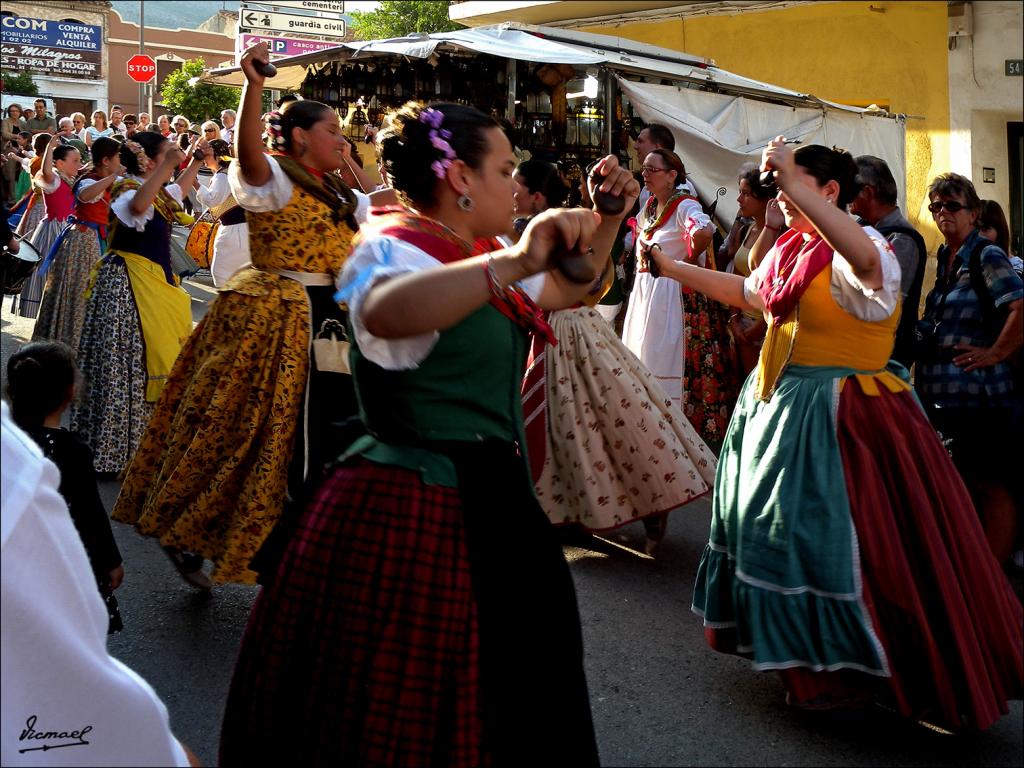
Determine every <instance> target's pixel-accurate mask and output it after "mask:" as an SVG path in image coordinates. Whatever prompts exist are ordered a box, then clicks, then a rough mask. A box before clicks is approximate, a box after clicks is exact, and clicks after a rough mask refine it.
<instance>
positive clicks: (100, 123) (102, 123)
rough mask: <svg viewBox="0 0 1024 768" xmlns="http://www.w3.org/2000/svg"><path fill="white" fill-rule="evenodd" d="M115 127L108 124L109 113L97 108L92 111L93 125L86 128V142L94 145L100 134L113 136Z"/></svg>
mask: <svg viewBox="0 0 1024 768" xmlns="http://www.w3.org/2000/svg"><path fill="white" fill-rule="evenodd" d="M113 135H114V131H113V129H112V128H111V127H110V126H109V125H107V113H106V112H104V111H103V110H102V109H97V110H96V111H95V112H93V113H92V125H90V126H89V127H88V128H86V129H85V143H86V144H87V145H88V146H90V147H91V146H92V143H93V142H94V141H96V139H98V138H99V137H100V136H113Z"/></svg>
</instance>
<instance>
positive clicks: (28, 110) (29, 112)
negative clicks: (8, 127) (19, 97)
mask: <svg viewBox="0 0 1024 768" xmlns="http://www.w3.org/2000/svg"><path fill="white" fill-rule="evenodd" d="M35 116H36V111H35V110H34V109H32V107H25V109H24V111H23V112H22V113H21V121H22V122H23V123H25V124H26V125H27V124H28V121H29V120H31V119H32V118H33V117H35Z"/></svg>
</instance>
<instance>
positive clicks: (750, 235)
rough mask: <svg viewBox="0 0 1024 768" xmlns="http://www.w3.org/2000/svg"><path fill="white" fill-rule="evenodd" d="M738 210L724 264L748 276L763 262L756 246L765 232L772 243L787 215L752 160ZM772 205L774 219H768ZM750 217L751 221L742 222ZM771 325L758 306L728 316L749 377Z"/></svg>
mask: <svg viewBox="0 0 1024 768" xmlns="http://www.w3.org/2000/svg"><path fill="white" fill-rule="evenodd" d="M739 191H740V193H739V197H737V198H736V202H737V203H738V204H739V213H738V215H737V217H736V221H735V222H734V223H733V230H738V234H737V235H735V236H734V235H733V232H731V231H730V232H729V237H728V239H727V240H726V241H725V243H723V247H724V248H725V251H726V252H725V254H724V258H723V259H722V261H723V263H724V268H725V271H726V272H731V273H732V274H736V275H740V276H742V277H747V276H748V275H750V273H751V272H753V271H754V270H755V269H756V268H757V265H758V264H759V263H760V259H758V258H757V256H758V255H760V256H763V255H764V254H763V253H761V254H759V253H758V250H757V248H756V245H757V242H758V239H759V238H760V236H761V233H762V232H767V234H768V235H770V236H771V239H772V243H774V242H775V239H777V238H778V236H779V235H780V234H781V232H782V229H783V228H784V227H785V219H784V218H783V216H782V212H781V211H780V210H779V206H778V204H777V203H776V202H775V191H776V190H775V188H774V187H770V186H765V185H763V184H761V172H760V170H759V169H758V167H757V166H756V165H754V164H753V163H751V164H749V165H746V166H744V167H743V168H742V169H741V171H740V174H739ZM769 207H770V208H771V216H772V218H771V221H768V220H767V218H768V214H769ZM744 221H748V222H749V223H748V224H744V223H742V222H744ZM767 329H768V326H767V324H766V323H765V321H764V314H763V313H762V312H760V311H759V310H756V309H746V310H737V311H736V312H734V313H733V314H732V315H731V316H730V317H729V331H730V332H731V333H732V337H733V341H734V342H735V343H736V358H737V363H738V365H739V370H740V374H741V375H742V376H743V378H746V376H747V374H749V373H750V372H751V371H752V370H754V366H755V365H757V358H758V356H759V355H760V354H761V344H762V343H763V342H764V334H765V331H766V330H767Z"/></svg>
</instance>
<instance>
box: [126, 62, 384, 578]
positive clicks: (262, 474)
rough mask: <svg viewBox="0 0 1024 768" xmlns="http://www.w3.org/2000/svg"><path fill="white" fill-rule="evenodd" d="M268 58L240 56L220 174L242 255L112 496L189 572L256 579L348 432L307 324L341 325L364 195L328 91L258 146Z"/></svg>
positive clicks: (349, 391) (347, 406)
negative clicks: (240, 77)
mask: <svg viewBox="0 0 1024 768" xmlns="http://www.w3.org/2000/svg"><path fill="white" fill-rule="evenodd" d="M267 58H268V55H267V51H266V47H265V46H263V45H257V46H254V47H253V48H252V49H250V50H249V51H248V52H247V53H246V55H245V57H244V58H243V69H244V70H245V72H246V76H247V77H248V85H247V86H246V90H245V92H244V93H243V97H242V105H241V110H240V112H239V115H238V123H237V126H238V132H237V134H236V135H237V141H238V144H237V151H238V161H237V163H234V164H233V165H232V168H231V172H230V175H229V176H230V182H231V189H232V193H233V194H234V196H235V199H236V200H237V201H238V203H239V204H240V205H241V206H243V207H244V208H245V209H246V210H247V212H248V214H247V220H248V223H249V235H250V251H251V255H252V266H250V267H247V268H245V269H241V270H239V271H238V272H236V273H235V274H234V275H233V276H232V277H231V279H230V280H228V282H227V283H226V284H225V285H224V287H223V289H222V291H221V293H220V294H219V296H218V297H217V299H216V300H215V301H214V302H213V304H212V305H211V307H210V310H209V312H208V313H207V315H206V316H205V317H204V318H203V320H202V322H201V323H200V324H199V326H198V327H197V328H196V329H195V331H194V332H193V334H192V337H191V339H190V340H189V342H188V343H187V344H186V346H185V347H184V349H182V351H181V355H180V356H179V358H178V361H177V364H176V365H175V368H174V371H173V372H172V374H171V377H170V381H168V383H167V386H166V388H165V389H164V393H163V396H162V397H161V399H160V401H159V402H158V403H157V406H156V409H155V411H154V413H153V417H152V420H151V421H150V423H149V428H148V429H147V431H146V434H145V436H144V438H143V440H142V443H141V445H140V446H139V450H138V452H137V453H136V455H135V459H134V461H133V462H132V465H131V467H130V468H129V470H128V473H127V476H126V478H125V482H124V485H123V487H122V489H121V495H120V497H119V498H118V500H117V504H116V506H115V508H114V512H113V516H114V519H116V520H119V521H121V522H125V523H131V524H133V525H134V526H135V527H136V529H137V530H138V531H140V532H141V533H143V534H146V535H149V536H155V537H158V538H159V539H160V542H161V544H163V545H164V547H165V551H167V553H168V555H169V556H170V557H171V559H172V560H173V561H174V562H175V566H176V567H177V568H178V570H179V572H180V573H181V574H182V575H183V576H184V577H185V579H186V580H187V581H189V583H191V584H193V586H198V587H208V586H209V582H208V580H206V577H205V576H204V575H203V572H202V570H201V566H202V558H207V559H210V560H212V561H213V563H214V570H213V573H212V578H213V580H214V581H218V582H224V581H234V582H241V583H252V582H254V581H255V580H256V575H257V574H256V572H255V571H254V570H252V569H250V564H251V561H252V558H253V556H254V555H255V554H256V553H257V551H258V550H259V549H260V548H261V547H262V546H263V544H264V543H265V541H266V539H267V537H268V535H269V534H270V532H271V530H272V529H273V528H274V527H275V525H276V524H277V522H278V520H279V518H280V517H281V514H282V509H283V507H284V505H285V503H286V499H287V501H288V503H289V504H290V505H292V504H295V505H297V504H301V503H302V501H303V495H304V488H305V485H306V481H307V480H308V481H310V483H311V484H314V483H315V481H316V480H317V479H318V470H319V468H320V465H322V464H323V463H324V462H325V461H327V460H328V459H332V458H334V457H336V456H337V454H338V453H339V451H340V450H341V449H343V448H344V444H345V440H346V439H347V437H346V434H345V433H344V432H343V431H339V430H338V429H336V426H335V425H337V424H338V423H339V422H344V421H345V420H346V419H348V418H349V417H352V416H354V415H355V414H356V412H357V408H356V402H355V395H354V390H353V387H352V381H351V376H350V375H346V374H345V373H342V372H335V371H331V370H329V369H327V367H326V366H324V365H319V366H318V365H317V364H316V362H315V361H313V360H311V359H310V358H311V353H310V350H311V341H312V337H314V336H319V335H321V334H322V333H323V334H324V335H329V334H327V333H326V332H327V331H328V330H330V329H332V328H333V329H341V328H343V327H344V323H345V320H346V316H345V312H344V311H343V310H342V309H341V308H340V307H339V306H338V305H337V304H336V303H335V302H334V300H333V292H334V288H333V284H334V280H335V278H336V277H337V275H338V273H339V272H340V270H341V267H342V265H343V263H344V261H345V258H346V256H347V254H348V250H349V243H350V241H351V238H352V235H353V232H354V231H355V229H356V228H357V224H356V217H357V215H360V216H361V215H363V213H364V211H365V209H366V207H367V198H365V197H363V196H359V195H357V193H354V192H352V191H351V190H350V189H349V188H348V187H346V186H345V185H344V184H343V183H342V182H341V181H340V180H339V179H338V178H337V177H336V176H335V175H334V174H333V173H331V171H333V170H335V169H336V168H338V167H339V166H341V165H343V164H344V162H345V158H346V156H347V154H348V153H349V152H350V151H351V146H350V145H349V144H348V142H347V141H346V140H345V138H344V136H343V135H342V133H341V128H340V126H339V124H338V119H337V116H336V115H335V114H334V112H333V111H332V110H331V109H330V108H329V107H327V106H326V105H324V104H321V103H319V102H315V101H295V102H291V103H289V104H287V105H285V107H284V108H283V109H282V110H281V112H279V113H272V115H271V118H270V134H271V138H270V143H271V150H272V151H271V153H270V154H269V155H268V154H266V153H265V152H264V150H263V147H262V144H261V141H260V133H261V131H262V124H261V121H260V112H261V109H260V93H261V88H262V82H263V77H262V75H260V74H258V73H257V72H256V71H255V69H254V68H253V64H252V62H253V61H254V60H257V61H258V60H263V61H265V60H267ZM311 320H312V322H311ZM336 335H339V336H340V335H342V334H341V333H338V334H336ZM186 553H188V554H186ZM192 553H194V554H192Z"/></svg>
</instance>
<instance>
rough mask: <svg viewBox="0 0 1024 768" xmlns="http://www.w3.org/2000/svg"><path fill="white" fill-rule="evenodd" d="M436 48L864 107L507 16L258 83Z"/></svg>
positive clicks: (359, 45)
mask: <svg viewBox="0 0 1024 768" xmlns="http://www.w3.org/2000/svg"><path fill="white" fill-rule="evenodd" d="M438 50H442V51H463V52H466V51H469V52H472V53H484V54H489V55H492V56H500V57H502V58H507V59H517V60H519V61H532V62H537V63H545V64H574V65H578V66H590V65H594V66H598V67H602V66H603V67H607V68H609V69H613V70H615V71H617V72H619V73H622V74H633V75H636V76H644V77H656V78H661V79H667V80H672V81H677V82H683V83H688V84H690V85H691V86H698V87H701V88H703V89H705V90H710V91H714V92H720V93H730V94H738V95H747V96H751V97H753V98H760V99H766V100H771V101H777V102H783V103H787V104H791V105H794V106H813V107H818V108H825V107H828V108H830V109H839V110H844V111H848V112H863V111H864V110H862V109H859V108H857V107H849V106H845V105H842V104H832V103H829V102H826V101H823V100H821V99H818V98H817V97H815V96H811V95H809V94H804V93H799V92H798V91H792V90H789V89H787V88H780V87H778V86H775V85H771V84H770V83H764V82H761V81H759V80H753V79H751V78H749V77H743V76H742V75H736V74H733V73H732V72H728V71H726V70H724V69H721V68H719V67H716V66H715V64H714V61H712V60H711V59H704V58H701V57H699V56H691V55H689V54H686V53H682V52H680V51H673V50H670V49H668V48H659V47H658V46H654V45H646V44H643V43H637V42H634V41H632V40H626V39H625V38H620V37H613V36H611V35H595V34H592V33H588V32H574V31H571V30H565V29H555V28H550V27H534V26H530V25H526V24H516V23H511V22H510V23H505V24H497V25H495V26H491V27H476V28H473V29H461V30H457V31H455V32H435V33H433V34H430V35H424V34H415V35H409V36H407V37H398V38H391V39H388V40H369V41H356V42H351V43H343V44H341V45H339V46H337V47H335V48H328V49H325V50H322V51H317V52H315V53H304V54H300V55H298V56H289V57H287V58H282V59H278V60H276V61H275V62H274V65H275V66H276V67H277V70H278V74H277V77H275V78H273V79H270V80H267V81H266V85H265V87H266V88H274V89H279V90H293V89H297V88H298V87H299V86H300V85H301V83H302V81H303V79H305V77H306V68H307V67H308V66H309V65H310V64H323V63H325V62H328V61H345V60H348V59H359V60H364V59H367V58H372V57H376V56H382V55H397V56H406V57H409V58H416V59H425V58H428V57H429V56H430V55H431V54H433V53H435V52H437V51H438ZM201 80H202V81H203V82H207V83H219V84H221V85H234V86H241V85H242V84H243V83H244V76H243V75H242V72H241V69H240V68H238V67H224V68H220V69H213V70H208V71H206V72H204V73H203V75H202V77H201Z"/></svg>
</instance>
